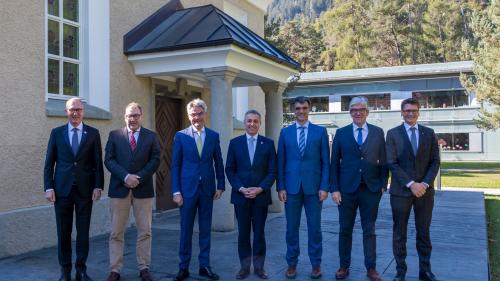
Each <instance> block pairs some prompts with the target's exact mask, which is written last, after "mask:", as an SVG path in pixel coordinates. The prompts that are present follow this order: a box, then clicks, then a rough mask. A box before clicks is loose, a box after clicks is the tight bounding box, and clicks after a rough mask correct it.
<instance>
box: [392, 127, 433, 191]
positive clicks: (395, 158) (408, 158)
mask: <svg viewBox="0 0 500 281" xmlns="http://www.w3.org/2000/svg"><path fill="white" fill-rule="evenodd" d="M418 133H419V140H418V151H417V156H416V157H415V156H414V155H413V151H412V147H411V143H410V140H409V138H408V134H407V133H406V130H405V127H404V125H403V124H401V125H400V126H397V127H395V128H392V129H390V130H389V131H388V132H387V139H386V151H387V164H388V165H389V169H390V170H391V175H392V178H391V189H390V193H391V194H392V195H397V196H406V197H410V196H412V195H413V194H412V192H411V190H410V189H409V188H407V187H406V184H407V183H409V182H411V181H412V180H413V181H415V182H425V183H427V184H429V190H428V192H432V193H434V179H435V178H436V175H437V172H438V170H439V164H440V159H439V147H438V143H437V138H436V134H435V133H434V130H432V129H431V128H428V127H425V126H422V125H420V124H418Z"/></svg>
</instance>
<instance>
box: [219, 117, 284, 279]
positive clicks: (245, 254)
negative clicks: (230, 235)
mask: <svg viewBox="0 0 500 281" xmlns="http://www.w3.org/2000/svg"><path fill="white" fill-rule="evenodd" d="M260 124H261V121H260V113H259V112H258V111H257V110H249V111H247V112H246V113H245V131H246V134H244V135H242V136H239V137H236V138H234V139H232V140H231V142H230V143H229V149H228V152H227V161H226V175H227V178H228V180H229V182H230V183H231V186H232V191H231V203H232V204H234V211H235V213H236V219H237V220H238V255H239V257H240V264H241V269H240V271H239V272H238V273H237V274H236V279H245V278H246V277H247V276H248V275H249V274H250V266H251V265H252V260H253V267H254V273H255V274H256V275H257V276H258V277H259V278H261V279H267V278H268V275H267V273H266V271H265V270H264V260H265V257H266V238H265V233H264V226H265V224H266V218H267V209H268V206H269V204H271V203H272V201H271V186H272V185H273V183H274V180H275V178H276V150H275V148H274V141H273V140H271V139H268V138H266V137H264V136H261V135H259V134H258V132H259V128H260ZM252 229H253V251H252V245H251V243H250V235H251V234H250V232H251V230H252Z"/></svg>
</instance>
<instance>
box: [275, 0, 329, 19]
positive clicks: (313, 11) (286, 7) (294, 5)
mask: <svg viewBox="0 0 500 281" xmlns="http://www.w3.org/2000/svg"><path fill="white" fill-rule="evenodd" d="M332 2H333V1H332V0H273V2H272V3H271V5H269V7H268V10H267V11H268V15H269V18H270V19H278V18H280V19H281V20H282V21H285V22H286V21H290V20H294V19H298V18H300V16H302V15H304V16H305V17H306V18H308V19H315V18H317V17H319V15H320V14H321V13H322V12H324V11H326V10H327V9H329V8H330V7H331V5H332Z"/></svg>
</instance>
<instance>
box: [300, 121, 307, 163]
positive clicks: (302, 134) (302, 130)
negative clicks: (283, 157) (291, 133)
mask: <svg viewBox="0 0 500 281" xmlns="http://www.w3.org/2000/svg"><path fill="white" fill-rule="evenodd" d="M305 129H306V127H304V126H300V127H299V130H300V133H299V153H300V156H304V149H305V148H306V132H305Z"/></svg>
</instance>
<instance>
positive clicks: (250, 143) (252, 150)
mask: <svg viewBox="0 0 500 281" xmlns="http://www.w3.org/2000/svg"><path fill="white" fill-rule="evenodd" d="M248 153H249V156H250V164H253V157H254V155H255V139H254V138H250V139H249V140H248Z"/></svg>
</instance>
